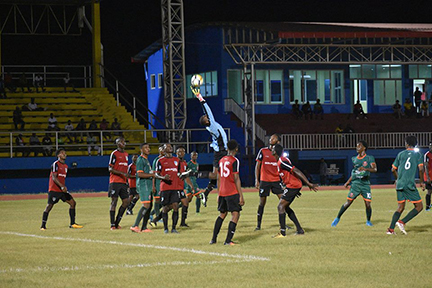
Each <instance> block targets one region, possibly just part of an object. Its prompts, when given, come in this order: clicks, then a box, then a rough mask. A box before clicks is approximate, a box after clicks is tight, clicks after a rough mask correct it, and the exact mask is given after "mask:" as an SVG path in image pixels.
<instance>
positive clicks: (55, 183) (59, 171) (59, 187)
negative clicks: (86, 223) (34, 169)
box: [40, 148, 83, 231]
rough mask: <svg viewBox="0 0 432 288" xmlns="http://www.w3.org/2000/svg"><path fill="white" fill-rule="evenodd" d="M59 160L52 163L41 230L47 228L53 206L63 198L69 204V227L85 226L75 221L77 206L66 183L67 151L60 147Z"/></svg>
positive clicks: (57, 154) (57, 152)
mask: <svg viewBox="0 0 432 288" xmlns="http://www.w3.org/2000/svg"><path fill="white" fill-rule="evenodd" d="M56 156H57V161H55V162H54V163H53V164H52V165H51V173H50V178H49V187H48V204H47V206H46V208H45V211H44V212H43V216H42V225H41V228H40V230H42V231H44V230H46V229H47V228H46V222H47V221H48V215H49V213H50V211H51V209H52V208H53V206H54V205H55V204H56V203H58V202H59V200H62V201H63V202H66V203H68V204H69V206H70V208H69V217H70V225H69V228H74V229H79V228H83V226H81V225H79V224H76V223H75V207H76V202H75V200H74V198H73V197H72V195H71V194H69V192H68V190H67V187H66V185H65V182H66V175H67V171H68V166H67V165H66V163H65V160H66V157H67V155H66V151H65V150H64V149H63V148H60V149H58V150H57V151H56Z"/></svg>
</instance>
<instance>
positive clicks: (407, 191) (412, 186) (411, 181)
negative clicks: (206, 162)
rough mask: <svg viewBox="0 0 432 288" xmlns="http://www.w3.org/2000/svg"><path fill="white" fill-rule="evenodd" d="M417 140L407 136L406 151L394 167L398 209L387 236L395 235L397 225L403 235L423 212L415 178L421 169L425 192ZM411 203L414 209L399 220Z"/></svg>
mask: <svg viewBox="0 0 432 288" xmlns="http://www.w3.org/2000/svg"><path fill="white" fill-rule="evenodd" d="M416 145H417V138H416V137H415V136H407V137H406V138H405V147H406V150H404V151H402V152H400V153H399V154H398V155H397V157H396V160H395V161H394V162H393V165H392V172H393V175H394V176H395V178H396V193H397V200H398V209H397V210H396V212H395V213H394V214H393V218H392V220H391V223H390V227H389V228H388V229H387V234H389V235H394V234H396V233H395V232H394V227H395V225H397V226H398V228H399V229H400V231H401V232H402V233H403V234H407V232H406V231H405V224H406V223H407V222H408V221H410V220H411V219H412V218H414V217H415V216H417V214H419V213H420V212H421V211H422V210H423V203H422V199H421V197H420V194H419V192H418V191H417V187H416V183H415V176H416V172H417V167H418V169H419V178H420V186H421V187H422V189H423V191H424V190H425V185H424V178H423V176H424V175H423V173H424V171H423V159H422V158H423V157H422V155H421V154H420V153H419V152H418V151H416V149H415V147H416ZM407 200H408V201H410V202H411V203H413V204H414V209H412V210H411V211H410V212H409V213H408V214H407V215H406V216H405V218H403V219H402V220H399V218H400V216H401V214H402V212H403V211H404V209H405V202H406V201H407Z"/></svg>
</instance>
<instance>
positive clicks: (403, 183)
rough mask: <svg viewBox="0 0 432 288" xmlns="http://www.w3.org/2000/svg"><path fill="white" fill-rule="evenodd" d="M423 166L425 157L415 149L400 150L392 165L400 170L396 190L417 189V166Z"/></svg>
mask: <svg viewBox="0 0 432 288" xmlns="http://www.w3.org/2000/svg"><path fill="white" fill-rule="evenodd" d="M419 166H423V157H422V155H421V154H420V153H419V152H415V151H414V149H412V148H408V149H407V150H405V151H402V152H399V154H398V155H397V157H396V159H395V161H394V162H393V165H392V167H393V168H394V169H396V170H397V172H398V179H397V184H396V190H404V189H408V190H416V189H417V188H416V185H415V175H416V172H417V167H419Z"/></svg>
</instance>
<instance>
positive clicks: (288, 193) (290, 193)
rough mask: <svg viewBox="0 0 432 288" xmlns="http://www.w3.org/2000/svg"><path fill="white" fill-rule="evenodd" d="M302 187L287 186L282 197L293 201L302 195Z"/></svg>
mask: <svg viewBox="0 0 432 288" xmlns="http://www.w3.org/2000/svg"><path fill="white" fill-rule="evenodd" d="M300 189H301V188H297V189H291V188H285V190H284V191H283V195H282V199H284V200H285V201H288V202H290V203H292V202H293V201H294V199H295V198H296V196H297V197H300V195H301V193H300Z"/></svg>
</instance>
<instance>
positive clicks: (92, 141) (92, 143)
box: [87, 134, 101, 156]
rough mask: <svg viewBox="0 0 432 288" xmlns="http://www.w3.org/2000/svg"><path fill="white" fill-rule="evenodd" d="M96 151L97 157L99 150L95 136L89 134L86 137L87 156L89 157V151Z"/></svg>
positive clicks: (99, 153)
mask: <svg viewBox="0 0 432 288" xmlns="http://www.w3.org/2000/svg"><path fill="white" fill-rule="evenodd" d="M92 149H93V150H96V151H97V152H98V155H99V156H100V155H101V148H100V147H99V146H98V145H97V140H96V136H94V135H93V136H92V135H90V134H89V136H87V151H88V156H91V151H92Z"/></svg>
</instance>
